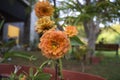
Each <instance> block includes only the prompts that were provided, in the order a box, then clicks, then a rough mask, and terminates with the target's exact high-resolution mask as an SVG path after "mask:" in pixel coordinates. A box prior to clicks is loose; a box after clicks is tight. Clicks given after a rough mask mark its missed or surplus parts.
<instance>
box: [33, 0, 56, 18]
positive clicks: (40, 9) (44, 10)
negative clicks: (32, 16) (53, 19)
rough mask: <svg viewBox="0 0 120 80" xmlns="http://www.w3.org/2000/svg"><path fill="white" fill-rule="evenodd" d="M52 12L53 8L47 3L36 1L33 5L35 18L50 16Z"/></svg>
mask: <svg viewBox="0 0 120 80" xmlns="http://www.w3.org/2000/svg"><path fill="white" fill-rule="evenodd" d="M53 12H54V8H53V6H52V5H51V4H50V3H49V2H48V1H38V2H37V3H36V4H35V13H36V16H37V17H39V18H40V17H42V16H51V15H52V14H53Z"/></svg>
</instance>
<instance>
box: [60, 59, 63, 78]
mask: <svg viewBox="0 0 120 80" xmlns="http://www.w3.org/2000/svg"><path fill="white" fill-rule="evenodd" d="M59 67H60V78H61V80H63V74H62V60H61V59H59Z"/></svg>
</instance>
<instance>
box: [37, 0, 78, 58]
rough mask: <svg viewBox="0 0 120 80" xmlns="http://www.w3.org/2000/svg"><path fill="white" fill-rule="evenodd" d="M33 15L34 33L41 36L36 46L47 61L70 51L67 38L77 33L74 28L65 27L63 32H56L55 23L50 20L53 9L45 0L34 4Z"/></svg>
mask: <svg viewBox="0 0 120 80" xmlns="http://www.w3.org/2000/svg"><path fill="white" fill-rule="evenodd" d="M35 13H36V16H37V17H38V20H37V22H36V26H35V31H36V32H37V33H38V34H40V33H42V34H43V35H42V36H41V37H40V43H39V44H38V47H39V48H40V49H41V51H42V54H43V55H44V56H45V57H47V58H49V59H59V58H61V57H62V56H63V55H65V54H66V53H67V51H68V50H69V49H70V40H69V37H72V36H75V35H77V33H78V32H77V29H76V27H74V26H66V27H65V30H64V31H60V30H58V29H57V27H56V25H55V22H54V21H52V20H51V17H52V15H53V13H54V7H53V6H52V5H51V4H50V3H49V1H47V0H43V1H39V2H37V3H36V4H35Z"/></svg>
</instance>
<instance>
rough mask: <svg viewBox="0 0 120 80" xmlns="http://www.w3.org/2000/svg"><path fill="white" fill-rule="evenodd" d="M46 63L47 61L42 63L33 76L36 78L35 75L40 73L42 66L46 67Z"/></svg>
mask: <svg viewBox="0 0 120 80" xmlns="http://www.w3.org/2000/svg"><path fill="white" fill-rule="evenodd" d="M48 62H49V60H47V61H45V62H43V63H42V64H41V65H40V67H39V69H38V70H37V72H36V73H35V74H34V76H36V75H37V74H38V73H39V72H40V70H42V68H43V66H44V65H46V64H47V63H48Z"/></svg>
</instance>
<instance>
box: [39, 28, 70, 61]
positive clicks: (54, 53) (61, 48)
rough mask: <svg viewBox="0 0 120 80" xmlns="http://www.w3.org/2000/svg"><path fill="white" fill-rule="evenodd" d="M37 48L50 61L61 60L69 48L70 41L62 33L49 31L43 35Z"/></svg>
mask: <svg viewBox="0 0 120 80" xmlns="http://www.w3.org/2000/svg"><path fill="white" fill-rule="evenodd" d="M38 47H39V48H40V49H41V51H42V52H43V53H42V54H43V55H44V56H46V57H47V58H50V59H58V58H61V57H62V56H63V55H64V54H66V53H67V51H68V50H69V48H70V41H69V39H68V38H67V35H66V34H65V33H64V32H62V31H56V30H49V31H47V32H45V33H44V34H43V36H42V37H41V39H40V43H39V45H38Z"/></svg>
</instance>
